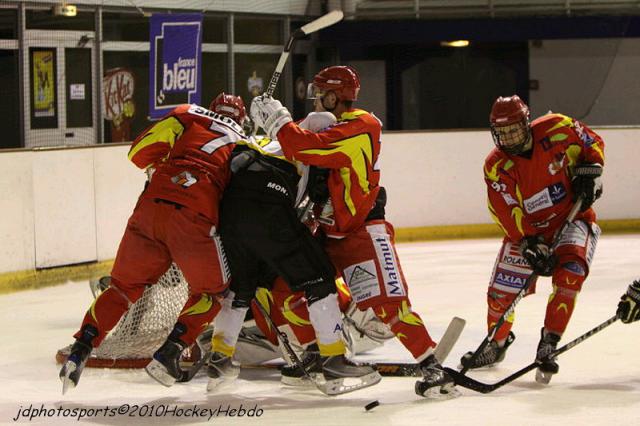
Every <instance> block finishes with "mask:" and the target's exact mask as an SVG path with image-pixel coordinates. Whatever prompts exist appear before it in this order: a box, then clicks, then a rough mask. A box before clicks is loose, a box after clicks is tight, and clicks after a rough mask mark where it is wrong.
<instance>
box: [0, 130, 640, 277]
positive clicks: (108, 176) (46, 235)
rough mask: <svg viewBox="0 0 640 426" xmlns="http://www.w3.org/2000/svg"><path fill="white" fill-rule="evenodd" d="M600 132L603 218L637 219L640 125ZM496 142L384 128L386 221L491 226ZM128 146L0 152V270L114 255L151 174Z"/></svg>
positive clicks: (473, 135)
mask: <svg viewBox="0 0 640 426" xmlns="http://www.w3.org/2000/svg"><path fill="white" fill-rule="evenodd" d="M596 130H597V131H599V132H600V133H601V134H602V136H603V137H604V139H605V142H606V160H607V165H606V166H605V171H604V175H603V181H604V196H603V197H602V199H601V200H599V201H598V202H597V204H596V208H597V212H598V218H599V219H638V218H640V173H638V166H637V154H636V152H637V141H638V140H640V129H637V128H634V129H631V128H629V129H596ZM492 147H493V142H492V141H491V137H490V135H489V132H488V131H451V132H420V133H405V132H386V133H384V134H383V145H382V154H381V157H380V165H381V168H382V184H383V185H385V186H386V187H387V192H388V197H389V201H388V205H387V209H386V210H387V218H388V220H389V221H390V222H392V223H393V225H394V226H395V227H396V228H405V227H418V226H439V225H466V224H483V223H485V224H487V223H491V219H490V217H489V214H488V212H487V206H486V188H485V184H484V181H483V174H482V167H483V163H484V159H485V157H486V155H487V154H488V153H489V151H490V150H491V149H492ZM127 151H128V146H123V145H106V146H105V145H101V146H94V147H87V148H82V149H70V150H50V151H49V150H47V151H38V150H35V151H25V152H0V170H8V171H10V172H11V173H6V174H4V175H3V176H1V177H0V187H1V188H2V191H3V197H0V206H2V207H3V209H2V212H3V223H2V224H0V231H1V232H2V233H1V234H0V237H1V238H0V253H2V254H4V255H5V259H6V260H5V259H0V273H2V272H10V271H16V270H25V269H34V268H35V267H36V265H37V266H38V267H42V266H61V265H68V264H72V263H77V262H82V261H91V260H98V261H102V260H109V259H113V257H114V256H115V253H116V250H117V246H118V243H119V241H120V238H121V237H122V233H123V230H124V227H125V225H126V223H127V219H128V218H129V216H130V215H131V211H132V209H133V206H134V205H135V202H136V199H137V197H138V195H139V194H140V192H141V191H142V188H143V184H144V180H145V175H144V173H143V172H142V171H141V170H139V169H137V168H136V167H135V166H134V165H133V164H131V163H130V162H129V161H128V160H127V155H126V154H127ZM34 162H37V164H35V163H34ZM34 240H35V241H36V243H35V244H37V247H36V246H35V245H34V243H33V241H34ZM36 257H37V263H36V260H35V259H36ZM14 268H15V269H14Z"/></svg>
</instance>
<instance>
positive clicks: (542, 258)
mask: <svg viewBox="0 0 640 426" xmlns="http://www.w3.org/2000/svg"><path fill="white" fill-rule="evenodd" d="M520 253H522V257H524V258H525V259H526V260H527V262H529V265H531V268H532V269H533V272H535V273H536V274H537V275H540V276H542V277H550V276H551V275H552V274H553V270H554V268H555V267H556V264H557V263H558V258H557V257H556V256H555V255H554V254H553V253H551V249H550V248H549V245H548V244H547V243H545V242H544V239H543V238H542V236H541V235H531V236H528V237H524V238H523V239H522V240H520Z"/></svg>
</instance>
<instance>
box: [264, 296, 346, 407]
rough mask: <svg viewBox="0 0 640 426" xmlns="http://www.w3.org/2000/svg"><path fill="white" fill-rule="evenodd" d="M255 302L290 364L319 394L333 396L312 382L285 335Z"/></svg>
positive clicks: (321, 386)
mask: <svg viewBox="0 0 640 426" xmlns="http://www.w3.org/2000/svg"><path fill="white" fill-rule="evenodd" d="M257 302H258V303H256V306H257V307H258V309H259V310H260V312H261V313H262V316H263V317H264V319H265V321H267V323H269V326H270V327H271V328H273V331H275V333H276V335H277V336H278V340H279V341H280V343H281V345H282V347H283V348H284V350H285V351H286V355H287V356H288V357H289V359H290V360H291V362H292V363H293V364H294V365H295V366H296V368H298V369H300V370H301V371H302V372H303V374H304V376H305V377H306V378H307V379H308V380H310V381H311V383H313V384H314V385H315V387H316V388H318V390H319V391H320V392H322V393H324V394H325V395H333V394H331V393H329V392H328V390H327V389H326V387H325V386H323V385H321V384H320V383H318V382H317V381H316V380H314V378H313V377H311V375H310V374H309V372H308V371H307V369H306V368H304V364H303V363H302V361H300V358H298V354H296V352H295V351H294V350H293V348H292V347H291V344H290V343H289V338H288V337H287V334H286V333H285V332H284V331H281V330H280V329H278V327H277V326H276V325H275V323H274V322H273V320H272V319H271V316H270V315H269V313H268V312H267V310H266V309H265V308H264V306H262V303H261V302H260V301H259V300H257Z"/></svg>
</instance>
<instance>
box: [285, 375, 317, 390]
mask: <svg viewBox="0 0 640 426" xmlns="http://www.w3.org/2000/svg"><path fill="white" fill-rule="evenodd" d="M280 383H282V384H283V385H285V386H292V387H296V388H301V389H311V388H315V387H316V386H315V384H314V383H313V380H311V379H309V378H308V377H306V376H303V377H287V376H282V377H281V378H280Z"/></svg>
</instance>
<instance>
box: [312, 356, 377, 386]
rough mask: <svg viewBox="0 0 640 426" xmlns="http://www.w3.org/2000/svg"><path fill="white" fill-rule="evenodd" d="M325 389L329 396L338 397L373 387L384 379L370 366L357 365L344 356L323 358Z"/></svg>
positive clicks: (321, 362)
mask: <svg viewBox="0 0 640 426" xmlns="http://www.w3.org/2000/svg"><path fill="white" fill-rule="evenodd" d="M320 365H321V366H322V375H323V376H324V379H325V381H326V382H325V383H324V384H323V387H324V389H325V393H326V394H327V395H338V394H342V393H347V392H353V391H355V390H358V389H363V388H366V387H369V386H373V385H375V384H376V383H378V382H379V381H380V380H381V379H382V377H381V376H380V374H379V373H378V372H377V371H376V370H375V369H374V368H373V367H371V366H370V365H357V364H354V363H353V362H351V361H349V360H347V358H346V357H345V356H344V355H333V356H329V357H321V358H320Z"/></svg>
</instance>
